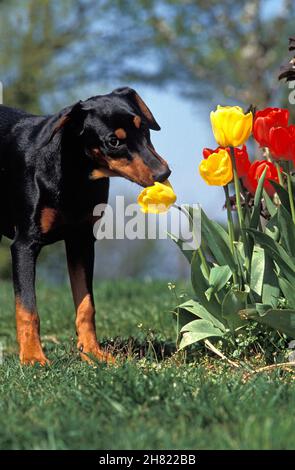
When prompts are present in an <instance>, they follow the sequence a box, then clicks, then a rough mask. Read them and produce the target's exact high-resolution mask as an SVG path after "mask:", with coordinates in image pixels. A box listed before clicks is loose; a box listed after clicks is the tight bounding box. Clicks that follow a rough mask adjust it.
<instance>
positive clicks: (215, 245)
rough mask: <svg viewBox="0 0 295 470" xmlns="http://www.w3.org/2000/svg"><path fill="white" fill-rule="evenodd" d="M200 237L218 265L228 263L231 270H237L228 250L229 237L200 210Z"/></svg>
mask: <svg viewBox="0 0 295 470" xmlns="http://www.w3.org/2000/svg"><path fill="white" fill-rule="evenodd" d="M201 231H202V239H203V240H205V242H206V244H207V246H208V248H209V249H210V251H211V253H212V255H213V256H214V258H215V260H216V262H217V264H219V265H220V266H225V265H228V266H229V267H230V269H231V270H232V272H234V271H237V266H236V263H235V259H234V257H233V254H232V252H231V250H230V243H229V237H228V234H227V233H226V231H225V230H224V229H223V228H222V227H221V225H219V224H218V223H217V222H214V221H213V220H210V219H208V217H207V216H206V214H205V212H204V211H202V222H201Z"/></svg>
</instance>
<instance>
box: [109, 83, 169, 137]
mask: <svg viewBox="0 0 295 470" xmlns="http://www.w3.org/2000/svg"><path fill="white" fill-rule="evenodd" d="M113 93H115V94H116V95H120V96H124V97H125V98H126V99H127V100H128V101H129V102H130V103H131V104H132V106H133V107H135V109H136V110H137V111H138V112H139V114H140V115H141V116H143V117H144V118H145V119H146V121H147V123H148V125H149V128H150V129H153V130H154V131H159V130H160V129H161V127H160V126H159V124H158V123H157V121H156V120H155V118H154V116H153V114H152V112H151V110H150V109H149V108H148V107H147V105H146V104H145V102H144V101H143V99H142V98H141V97H140V96H139V94H138V93H136V91H135V90H133V88H129V87H123V88H117V89H116V90H114V91H113Z"/></svg>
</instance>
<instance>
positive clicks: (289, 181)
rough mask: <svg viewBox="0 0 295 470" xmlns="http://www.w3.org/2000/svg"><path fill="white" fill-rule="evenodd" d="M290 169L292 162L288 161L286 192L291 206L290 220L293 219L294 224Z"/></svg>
mask: <svg viewBox="0 0 295 470" xmlns="http://www.w3.org/2000/svg"><path fill="white" fill-rule="evenodd" d="M291 170H292V164H291V162H290V161H288V171H287V185H288V193H289V201H290V207H291V214H292V220H293V223H294V224H295V207H294V197H293V188H292V180H291Z"/></svg>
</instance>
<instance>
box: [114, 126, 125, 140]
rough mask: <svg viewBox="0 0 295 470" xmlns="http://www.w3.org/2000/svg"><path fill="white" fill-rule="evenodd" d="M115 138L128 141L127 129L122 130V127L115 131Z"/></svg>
mask: <svg viewBox="0 0 295 470" xmlns="http://www.w3.org/2000/svg"><path fill="white" fill-rule="evenodd" d="M115 136H116V137H118V139H126V137H127V134H126V131H125V129H122V128H121V127H120V128H119V129H117V130H116V131H115Z"/></svg>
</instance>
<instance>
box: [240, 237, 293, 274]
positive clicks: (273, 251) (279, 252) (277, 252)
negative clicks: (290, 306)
mask: <svg viewBox="0 0 295 470" xmlns="http://www.w3.org/2000/svg"><path fill="white" fill-rule="evenodd" d="M248 231H249V233H250V234H251V235H252V236H253V237H254V239H255V241H256V242H257V243H259V244H260V245H261V246H262V247H263V248H264V249H265V250H266V252H267V253H268V254H269V257H270V259H274V260H275V262H276V263H277V264H278V266H279V267H280V268H281V270H282V271H283V272H284V274H285V276H286V277H287V278H288V279H289V281H290V282H293V283H295V259H294V258H293V257H291V256H290V255H289V253H287V252H286V251H285V250H284V249H283V248H282V247H281V246H280V245H279V244H278V243H277V242H276V241H274V240H273V239H272V238H270V237H269V236H268V235H266V234H265V233H261V232H259V231H258V230H253V229H248Z"/></svg>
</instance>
